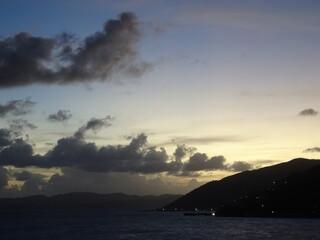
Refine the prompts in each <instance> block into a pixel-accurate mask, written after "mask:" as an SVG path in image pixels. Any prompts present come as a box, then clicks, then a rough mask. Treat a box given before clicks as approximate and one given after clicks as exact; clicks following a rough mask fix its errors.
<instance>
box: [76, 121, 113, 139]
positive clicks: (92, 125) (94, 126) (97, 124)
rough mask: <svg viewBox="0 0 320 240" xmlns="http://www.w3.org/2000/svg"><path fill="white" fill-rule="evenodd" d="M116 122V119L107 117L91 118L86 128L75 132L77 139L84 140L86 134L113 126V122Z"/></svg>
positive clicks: (83, 127)
mask: <svg viewBox="0 0 320 240" xmlns="http://www.w3.org/2000/svg"><path fill="white" fill-rule="evenodd" d="M113 120H114V117H111V116H106V117H105V118H100V119H98V118H91V119H90V120H89V121H88V122H87V123H86V124H85V125H84V126H82V127H80V128H79V129H78V131H77V132H75V134H74V137H75V138H79V139H81V138H83V137H84V135H85V133H86V132H87V131H89V130H91V131H94V132H96V131H97V130H99V129H101V128H103V127H109V126H111V121H113Z"/></svg>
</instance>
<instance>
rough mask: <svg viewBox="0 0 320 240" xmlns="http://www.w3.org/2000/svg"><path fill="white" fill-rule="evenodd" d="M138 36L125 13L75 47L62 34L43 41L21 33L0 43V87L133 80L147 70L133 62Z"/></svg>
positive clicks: (132, 18) (69, 37)
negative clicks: (117, 76) (117, 75)
mask: <svg viewBox="0 0 320 240" xmlns="http://www.w3.org/2000/svg"><path fill="white" fill-rule="evenodd" d="M140 37H141V32H140V23H139V21H138V19H137V17H136V16H135V14H133V13H130V12H124V13H121V14H120V15H119V18H118V19H111V20H108V21H107V22H106V23H105V24H104V28H103V30H102V31H100V32H96V33H94V34H92V35H91V36H88V37H87V38H85V39H84V41H83V42H80V43H79V42H78V41H77V40H76V37H74V36H73V35H71V34H67V33H62V34H60V35H59V36H57V37H55V38H43V37H35V36H32V35H30V34H29V33H25V32H21V33H19V34H17V35H15V36H13V37H10V38H6V39H4V40H2V41H0V88H7V87H15V86H23V85H30V84H35V83H39V84H70V83H77V82H83V83H87V82H91V81H96V80H100V81H105V80H110V77H111V76H112V75H113V74H115V73H122V74H125V75H128V76H131V77H138V76H140V75H141V74H143V73H144V72H145V71H146V70H147V69H149V68H150V67H151V65H150V64H149V63H146V62H141V61H139V60H138V53H137V51H136V49H135V46H136V44H137V43H138V41H139V40H140Z"/></svg>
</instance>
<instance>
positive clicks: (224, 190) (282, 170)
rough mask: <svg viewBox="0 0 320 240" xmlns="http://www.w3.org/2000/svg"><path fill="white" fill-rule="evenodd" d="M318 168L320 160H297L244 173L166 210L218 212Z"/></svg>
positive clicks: (209, 185) (204, 187)
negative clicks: (292, 176) (231, 204)
mask: <svg viewBox="0 0 320 240" xmlns="http://www.w3.org/2000/svg"><path fill="white" fill-rule="evenodd" d="M315 166H320V161H319V160H310V159H304V158H297V159H293V160H291V161H289V162H285V163H280V164H277V165H273V166H269V167H264V168H260V169H257V170H251V171H245V172H241V173H238V174H235V175H232V176H228V177H226V178H223V179H221V180H220V181H212V182H209V183H207V184H205V185H202V186H201V187H199V188H197V189H195V190H193V191H191V192H190V193H188V194H186V195H185V196H183V197H181V198H179V199H177V200H176V201H174V202H172V203H170V204H168V205H166V206H165V207H164V208H165V209H166V210H195V209H199V210H213V211H216V210H218V209H220V208H221V207H222V206H223V205H225V204H230V203H232V202H234V201H235V200H237V199H239V198H241V197H245V196H248V195H249V194H253V193H255V192H261V191H264V190H265V189H267V188H268V186H270V185H271V184H273V183H274V182H277V181H279V180H282V179H285V178H288V177H289V176H291V175H293V174H295V173H298V172H300V171H305V170H308V169H310V168H312V167H315ZM319 187H320V186H319Z"/></svg>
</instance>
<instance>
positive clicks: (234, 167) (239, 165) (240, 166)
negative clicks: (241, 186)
mask: <svg viewBox="0 0 320 240" xmlns="http://www.w3.org/2000/svg"><path fill="white" fill-rule="evenodd" d="M252 167H253V166H252V164H250V163H247V162H243V161H236V162H234V163H233V164H231V165H230V166H229V169H230V170H231V171H234V172H243V171H247V170H250V169H252Z"/></svg>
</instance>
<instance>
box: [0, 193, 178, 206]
mask: <svg viewBox="0 0 320 240" xmlns="http://www.w3.org/2000/svg"><path fill="white" fill-rule="evenodd" d="M179 197H181V195H170V194H165V195H160V196H152V195H148V196H137V195H126V194H123V193H112V194H97V193H90V192H85V193H81V192H74V193H68V194H59V195H55V196H52V197H47V196H44V195H37V196H30V197H22V198H0V210H1V209H107V210H122V209H123V210H151V209H157V208H161V207H162V206H164V205H167V204H169V203H170V202H172V201H174V200H176V199H177V198H179Z"/></svg>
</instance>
